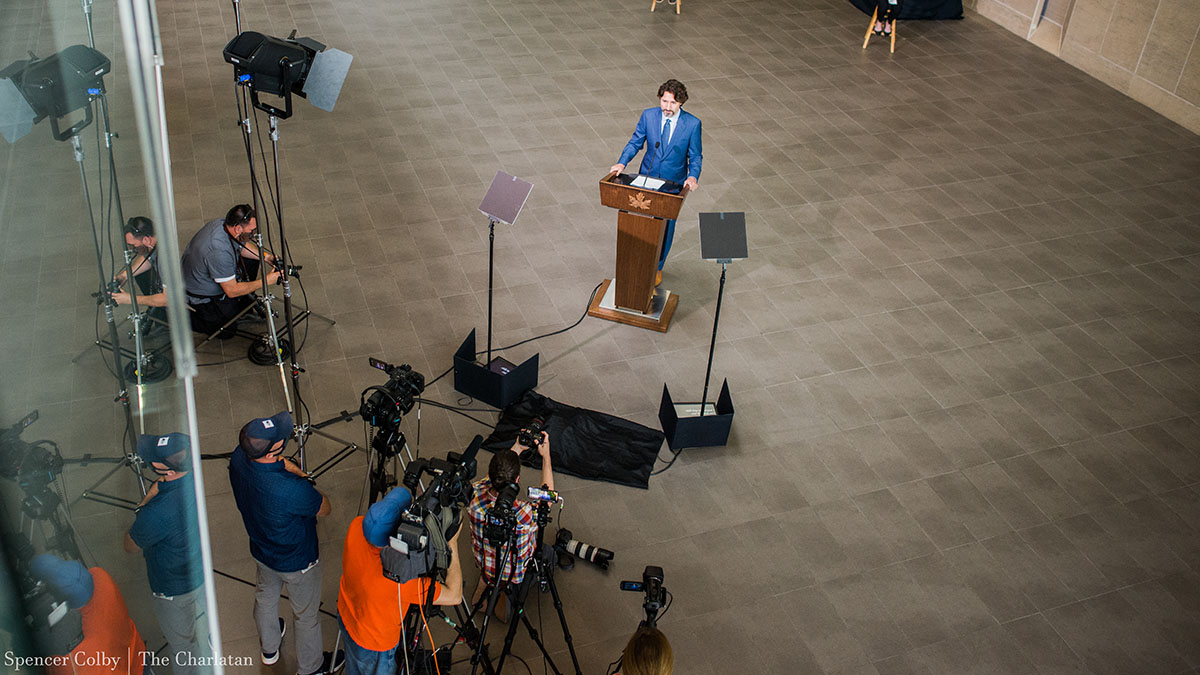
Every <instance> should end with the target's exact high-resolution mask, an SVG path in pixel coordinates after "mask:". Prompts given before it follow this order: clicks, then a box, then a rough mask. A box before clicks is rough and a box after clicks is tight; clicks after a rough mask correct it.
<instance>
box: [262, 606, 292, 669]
mask: <svg viewBox="0 0 1200 675" xmlns="http://www.w3.org/2000/svg"><path fill="white" fill-rule="evenodd" d="M284 635H287V624H285V623H284V622H283V618H282V617H280V619H279V642H280V646H282V644H283V636H284ZM278 660H279V650H278V649H276V650H275V651H273V652H271V653H270V654H268V653H266V652H263V653H262V661H263V665H264V666H269V665H271V664H273V663H275V662H276V661H278Z"/></svg>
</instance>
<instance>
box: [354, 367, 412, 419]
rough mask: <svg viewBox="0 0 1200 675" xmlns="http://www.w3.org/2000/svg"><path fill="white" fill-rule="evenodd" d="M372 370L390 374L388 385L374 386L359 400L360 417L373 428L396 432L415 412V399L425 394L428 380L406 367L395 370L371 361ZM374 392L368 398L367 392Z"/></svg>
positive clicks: (364, 392)
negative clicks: (401, 421) (405, 416)
mask: <svg viewBox="0 0 1200 675" xmlns="http://www.w3.org/2000/svg"><path fill="white" fill-rule="evenodd" d="M368 360H369V362H370V364H371V367H372V368H378V369H379V370H382V371H383V372H385V373H387V374H388V381H387V382H385V383H384V384H382V385H380V386H371V387H367V388H366V389H364V390H363V393H362V395H360V396H359V400H360V403H359V407H358V414H359V416H361V417H362V418H363V420H364V421H365V422H366V423H367V424H370V425H371V426H374V427H378V428H380V429H384V430H394V429H395V428H396V427H397V426H399V425H400V420H401V419H402V418H403V417H404V415H407V414H408V411H410V410H412V408H413V404H414V403H415V402H416V397H417V396H419V395H420V394H421V392H423V391H425V376H424V375H422V374H421V373H418V372H417V371H415V370H413V369H412V366H410V365H408V364H407V363H405V364H403V365H399V366H393V365H392V364H390V363H386V362H384V361H380V360H379V359H377V358H374V357H371V358H369V359H368ZM368 391H369V392H371V395H370V396H369V397H368V396H367V395H366V394H367V392H368Z"/></svg>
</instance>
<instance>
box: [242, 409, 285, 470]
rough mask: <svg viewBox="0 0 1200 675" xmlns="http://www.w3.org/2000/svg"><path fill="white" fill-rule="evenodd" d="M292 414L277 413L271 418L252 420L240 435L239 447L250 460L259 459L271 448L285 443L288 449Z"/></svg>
mask: <svg viewBox="0 0 1200 675" xmlns="http://www.w3.org/2000/svg"><path fill="white" fill-rule="evenodd" d="M293 428H295V423H293V422H292V414H291V413H290V412H288V411H286V410H284V411H283V412H278V413H275V414H274V415H272V416H270V417H260V418H258V419H255V420H250V421H249V422H247V423H246V426H244V427H242V432H241V434H239V435H238V445H240V446H242V452H244V453H246V456H247V457H249V458H250V459H258V458H259V457H262V456H263V455H265V454H267V453H268V452H270V450H271V446H273V445H275V444H276V443H278V442H279V441H283V446H282V447H287V440H288V439H289V438H291V437H292V429H293Z"/></svg>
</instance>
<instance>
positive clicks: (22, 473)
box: [0, 410, 63, 493]
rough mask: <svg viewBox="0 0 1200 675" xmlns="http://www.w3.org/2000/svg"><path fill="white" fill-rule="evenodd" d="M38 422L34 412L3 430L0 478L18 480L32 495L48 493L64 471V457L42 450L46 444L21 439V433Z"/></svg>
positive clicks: (1, 434)
mask: <svg viewBox="0 0 1200 675" xmlns="http://www.w3.org/2000/svg"><path fill="white" fill-rule="evenodd" d="M37 419H38V411H36V410H34V411H33V412H31V413H29V414H28V415H26V416H25V417H24V418H22V419H21V421H20V422H17V423H16V424H14V425H12V426H11V427H9V428H7V429H4V430H3V431H0V476H4V477H5V478H8V479H13V480H16V481H17V484H18V485H20V486H21V488H22V489H23V490H25V491H26V492H29V493H38V492H42V491H43V490H45V488H46V486H47V485H49V484H50V482H51V481H53V480H54V477H55V476H57V475H58V474H60V473H62V468H63V459H62V456H61V455H59V454H58V453H56V452H51V451H49V450H47V449H46V448H44V447H42V446H43V445H44V444H46V442H45V441H42V442H38V443H26V442H25V441H24V440H22V439H21V433H22V432H23V431H25V428H26V427H28V426H29V425H31V424H33V423H34V422H36V421H37Z"/></svg>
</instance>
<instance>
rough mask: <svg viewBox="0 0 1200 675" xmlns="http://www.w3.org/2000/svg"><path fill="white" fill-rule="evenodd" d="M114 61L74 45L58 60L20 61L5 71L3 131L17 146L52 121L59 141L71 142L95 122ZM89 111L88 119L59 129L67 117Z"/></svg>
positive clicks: (1, 82) (1, 81)
mask: <svg viewBox="0 0 1200 675" xmlns="http://www.w3.org/2000/svg"><path fill="white" fill-rule="evenodd" d="M111 69H112V62H111V61H109V60H108V57H107V56H105V55H103V54H101V53H100V52H98V51H96V50H95V49H92V48H91V47H85V46H84V45H72V46H70V47H67V48H66V49H64V50H62V51H60V52H58V53H57V54H55V55H53V56H48V57H46V58H44V59H39V58H37V57H36V56H34V57H32V58H30V59H26V60H22V61H16V62H14V63H12V64H10V65H9V66H8V67H7V68H5V69H4V70H0V132H2V133H3V134H4V138H5V139H6V140H7V141H8V142H9V143H14V142H16V140H17V139H19V138H21V137H22V136H24V135H25V134H28V133H29V131H30V130H31V129H32V128H33V125H34V124H36V123H38V122H40V121H42V120H43V119H45V118H47V117H49V118H50V127H51V129H52V131H53V133H54V138H55V139H56V140H59V141H65V140H67V139H68V138H70V137H72V136H74V135H75V134H77V133H79V131H80V130H81V129H83V128H84V127H86V126H88V125H89V124H91V123H92V106H91V105H89V103H90V102H91V100H92V98H93V97H95V96H100V95H102V94H103V93H104V79H103V78H104V76H105V75H107V74H108V72H109V70H111ZM80 109H84V110H85V111H86V116H85V117H84V119H82V120H80V121H78V122H76V123H75V124H72V125H71V126H70V127H68V128H66V129H59V126H58V122H59V120H60V119H62V118H63V117H65V116H67V115H69V114H71V113H73V112H75V111H76V110H80Z"/></svg>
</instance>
